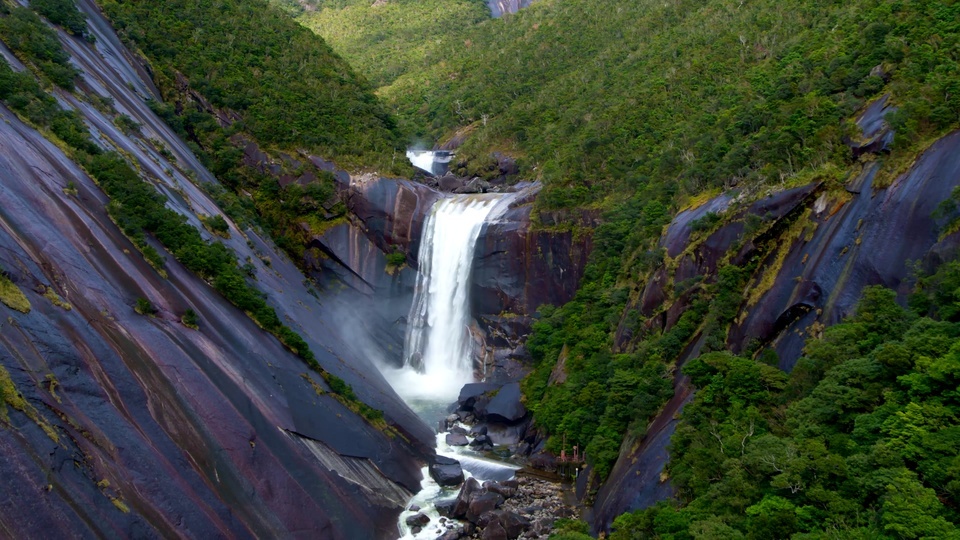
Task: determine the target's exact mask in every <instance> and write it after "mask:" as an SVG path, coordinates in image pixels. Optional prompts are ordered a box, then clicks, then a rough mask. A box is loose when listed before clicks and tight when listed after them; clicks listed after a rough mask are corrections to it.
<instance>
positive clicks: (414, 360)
mask: <svg viewBox="0 0 960 540" xmlns="http://www.w3.org/2000/svg"><path fill="white" fill-rule="evenodd" d="M506 197H507V196H504V195H499V194H487V195H456V196H453V197H450V198H445V199H440V200H439V201H437V202H436V203H435V204H434V206H433V208H432V209H431V211H430V214H429V215H428V216H427V219H426V221H425V222H424V225H423V233H422V237H421V240H420V252H419V259H418V260H419V263H420V273H419V275H418V277H417V288H416V292H415V295H414V300H413V305H412V306H411V308H410V314H409V316H408V317H407V335H406V340H405V343H404V368H403V369H402V370H400V371H399V372H397V373H395V374H393V376H392V377H389V379H390V380H391V381H392V382H393V383H394V387H395V388H396V390H397V392H398V393H400V395H401V396H403V397H405V398H406V399H407V400H408V401H409V400H418V401H432V402H438V403H444V404H449V403H450V402H453V401H456V398H457V396H458V394H459V392H460V388H461V387H462V386H463V385H464V384H466V383H469V382H472V381H473V340H472V337H471V334H470V329H469V326H470V322H471V315H470V273H471V269H472V266H473V254H474V250H475V248H476V243H477V238H478V237H479V236H480V230H481V229H482V228H483V224H484V223H485V222H486V221H487V220H488V219H490V218H491V217H493V216H495V215H497V214H498V213H499V212H500V209H502V208H503V207H504V206H505V205H502V204H499V203H501V202H503V201H505V200H506Z"/></svg>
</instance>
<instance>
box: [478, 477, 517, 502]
mask: <svg viewBox="0 0 960 540" xmlns="http://www.w3.org/2000/svg"><path fill="white" fill-rule="evenodd" d="M507 482H509V480H508V481H506V482H484V483H483V489H485V490H487V491H489V492H492V493H499V494H500V495H502V496H503V497H504V498H505V499H509V498H510V497H513V496H514V495H516V494H517V487H516V486H514V485H511V484H509V483H507Z"/></svg>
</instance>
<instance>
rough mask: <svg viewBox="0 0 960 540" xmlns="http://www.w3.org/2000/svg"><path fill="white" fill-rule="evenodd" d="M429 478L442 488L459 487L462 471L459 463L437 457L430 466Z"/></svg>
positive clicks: (443, 457) (461, 480) (444, 457)
mask: <svg viewBox="0 0 960 540" xmlns="http://www.w3.org/2000/svg"><path fill="white" fill-rule="evenodd" d="M430 476H431V477H432V478H433V479H434V480H435V481H436V482H437V483H438V484H440V485H441V486H443V487H453V486H459V485H460V484H462V483H463V469H462V468H461V467H460V462H459V461H457V460H455V459H451V458H448V457H446V456H437V457H435V458H434V460H433V463H431V464H430Z"/></svg>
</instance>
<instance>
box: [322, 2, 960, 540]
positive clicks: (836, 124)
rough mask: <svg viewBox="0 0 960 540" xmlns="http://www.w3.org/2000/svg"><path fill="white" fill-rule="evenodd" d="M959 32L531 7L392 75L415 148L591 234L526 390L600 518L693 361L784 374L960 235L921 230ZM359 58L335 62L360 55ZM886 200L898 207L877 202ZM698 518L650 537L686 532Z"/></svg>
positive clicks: (896, 16) (549, 224)
mask: <svg viewBox="0 0 960 540" xmlns="http://www.w3.org/2000/svg"><path fill="white" fill-rule="evenodd" d="M371 9H372V8H371ZM958 21H960V11H958V10H957V7H956V6H955V5H951V4H944V3H940V2H911V3H899V2H898V3H886V2H872V1H866V2H855V3H837V2H833V3H826V4H824V3H822V2H817V3H814V2H804V1H797V2H788V3H786V4H784V3H783V2H779V3H777V2H763V1H761V2H722V1H694V2H685V1H681V2H670V3H662V2H604V3H596V2H587V1H578V0H541V1H540V2H537V3H534V4H533V5H532V6H531V7H529V8H527V9H524V10H522V11H520V12H519V13H517V14H515V15H513V16H511V17H509V18H506V19H500V20H486V21H481V22H480V23H478V24H475V25H467V24H464V25H462V26H461V27H458V28H455V29H452V30H450V31H449V33H447V34H444V33H442V30H441V33H440V36H439V37H438V39H442V40H444V43H446V44H449V43H456V44H457V45H456V46H454V47H450V46H449V45H445V46H444V47H443V50H442V51H437V53H435V54H434V55H433V56H431V55H427V56H426V57H425V58H426V59H427V60H428V61H429V60H430V59H431V58H433V59H434V61H433V63H432V64H430V65H426V66H424V65H417V66H416V68H415V69H412V68H411V67H410V65H409V64H408V63H406V62H404V61H398V62H397V63H396V67H397V68H398V69H403V70H406V72H405V73H404V74H402V75H400V76H399V77H396V78H395V80H393V81H392V82H388V83H387V84H385V85H384V86H382V87H381V88H380V89H379V91H378V93H379V95H380V96H381V98H382V99H383V100H384V102H385V103H387V104H388V105H389V107H390V108H391V110H392V111H393V112H395V113H396V115H397V117H398V118H399V119H400V122H401V124H402V125H403V126H404V127H405V128H406V129H407V130H409V131H410V132H411V133H413V134H414V137H415V138H418V139H421V140H428V141H438V142H443V141H445V140H447V139H449V138H451V137H452V136H453V135H454V133H460V134H464V133H465V134H467V136H466V140H465V142H464V143H463V146H461V147H460V149H459V154H458V156H459V161H460V162H461V164H460V167H459V168H458V169H456V172H458V173H459V174H463V175H485V174H496V171H495V170H493V168H492V167H491V166H490V164H491V157H490V155H491V153H492V152H501V153H506V154H508V155H512V156H514V157H515V158H517V159H518V162H519V164H520V165H521V169H522V171H521V177H524V178H536V179H538V180H540V181H542V182H543V183H544V189H543V191H542V192H541V194H540V196H539V197H538V199H537V201H536V203H535V205H536V208H537V211H535V212H534V216H535V219H538V220H539V225H540V227H542V228H545V229H550V230H557V229H567V230H570V229H572V230H573V231H575V234H581V235H590V234H592V237H593V246H594V250H593V253H592V258H591V261H592V262H591V264H589V265H588V267H587V269H586V271H585V276H584V278H583V281H582V282H581V288H580V290H579V292H578V294H577V296H576V298H575V299H574V300H573V301H572V302H571V303H569V304H566V305H564V306H562V307H560V306H557V307H546V308H544V309H542V310H541V311H540V313H539V315H540V320H539V322H538V323H537V324H536V325H534V332H533V334H532V336H531V337H530V340H529V342H528V348H529V350H530V353H531V354H532V356H533V358H534V361H535V363H536V367H535V369H534V372H533V374H532V375H531V377H530V378H528V379H527V381H526V382H525V392H526V397H527V405H528V406H529V407H530V408H531V409H532V410H533V411H534V416H535V419H536V423H537V425H538V426H540V427H541V429H543V430H545V432H546V433H547V434H549V435H551V438H550V439H549V441H548V443H547V448H548V449H551V450H552V451H554V452H559V451H560V450H561V445H562V441H563V440H565V441H566V444H567V448H568V449H569V448H570V447H572V446H573V445H578V446H579V447H580V448H586V450H587V456H588V458H587V461H588V463H590V464H591V466H592V468H593V473H594V475H595V478H594V479H595V481H596V483H595V484H593V485H594V486H596V487H597V488H599V489H598V493H597V496H598V497H599V500H598V508H599V507H600V506H603V508H604V509H603V510H602V514H601V516H598V517H600V518H602V519H608V518H609V519H611V520H612V517H614V516H609V515H607V514H606V512H607V511H608V510H607V509H606V508H608V506H607V505H609V507H610V508H611V510H610V511H612V508H613V507H617V505H619V504H621V503H620V502H612V499H611V497H612V498H613V499H616V498H617V497H627V498H629V496H626V495H623V490H624V489H627V486H626V485H624V486H621V487H620V488H619V491H618V493H620V495H611V492H612V491H617V489H618V488H617V484H616V483H617V482H620V481H621V480H622V478H625V476H620V475H632V474H634V472H635V469H632V468H630V465H629V463H630V460H633V462H634V463H636V462H637V459H638V458H639V459H640V460H643V459H645V457H646V455H647V454H645V452H648V451H649V452H653V451H654V450H653V449H652V448H653V447H651V446H650V445H651V444H661V443H662V446H660V447H659V448H663V447H665V446H666V439H657V440H658V441H659V442H655V441H654V440H653V439H654V435H655V436H656V437H660V436H661V435H662V434H663V433H666V434H667V435H666V438H667V439H668V438H669V433H672V428H670V429H668V430H666V431H654V432H653V435H651V436H650V437H645V434H646V433H648V432H647V429H648V428H650V429H655V430H660V429H661V428H662V427H663V424H662V423H658V422H660V420H659V419H660V418H662V417H661V416H658V415H660V414H662V415H663V416H664V417H665V416H668V415H669V416H672V414H673V413H674V412H675V411H676V410H678V408H679V407H682V406H683V404H684V403H686V401H687V400H688V399H689V392H690V390H691V388H690V386H689V385H687V384H686V383H684V378H683V377H682V376H681V373H680V371H679V369H678V368H679V366H681V365H682V364H683V363H684V362H685V361H688V360H689V359H692V358H696V357H697V355H698V354H700V353H701V352H703V353H706V352H708V351H723V350H734V351H736V352H738V353H742V354H745V355H746V356H748V357H750V358H751V359H754V360H753V361H757V362H760V363H764V362H765V363H767V364H774V365H779V366H780V367H781V368H783V369H786V370H789V369H790V368H792V367H793V365H794V363H795V362H796V361H797V359H798V357H800V356H801V355H802V353H801V349H802V346H803V345H802V340H800V338H794V337H791V335H792V334H793V335H795V334H799V335H801V336H802V335H804V333H805V332H808V331H815V329H816V328H818V326H817V325H821V326H826V325H830V324H834V323H837V322H839V321H840V320H841V319H842V318H843V317H844V316H845V315H846V314H848V313H850V312H851V311H852V310H853V309H854V300H855V299H856V298H857V297H859V294H860V291H861V290H862V289H863V287H864V286H866V285H871V284H876V283H884V284H886V285H889V286H893V287H895V288H897V289H898V290H899V291H900V293H901V294H900V299H901V300H903V299H904V298H905V293H906V292H907V291H908V290H909V289H910V285H909V283H907V281H910V280H912V279H914V278H912V277H911V271H910V270H909V268H908V267H907V265H906V264H905V262H906V261H916V260H918V259H922V260H924V261H929V260H930V257H933V258H936V257H938V255H935V254H934V252H937V253H939V251H937V250H940V249H942V248H939V247H933V248H932V251H931V252H930V253H928V252H927V250H929V249H931V247H930V246H931V245H933V244H936V242H937V239H938V238H940V239H943V238H947V240H946V241H947V243H948V244H949V243H950V242H952V241H953V240H951V239H952V238H953V237H952V236H950V233H952V232H953V231H954V230H955V226H947V225H945V218H943V217H942V214H940V215H941V218H938V219H937V220H936V223H932V222H931V217H930V216H931V215H936V212H935V210H936V208H937V205H938V204H939V203H940V202H941V201H943V200H945V199H949V192H950V189H951V186H953V185H955V184H956V182H957V178H955V172H956V171H954V169H953V165H952V163H953V161H951V159H950V158H949V157H948V156H949V155H950V152H951V151H952V150H951V148H954V146H953V145H954V144H955V142H954V138H952V137H949V136H948V137H947V139H949V140H945V139H941V137H944V136H945V135H948V134H950V133H951V131H952V130H955V129H956V128H957V127H960V101H958V100H960V93H958V91H960V71H958V70H957V68H956V54H957V53H956V51H957V46H958V43H960V23H958ZM393 22H394V23H396V21H393ZM317 28H318V31H319V32H321V33H323V32H324V29H323V27H317ZM327 31H328V32H331V31H332V30H329V29H328V30H327ZM364 31H366V32H369V31H370V29H361V31H360V35H364ZM354 37H356V36H354ZM358 43H359V42H355V43H354V44H351V45H350V46H349V47H344V51H347V50H349V51H351V52H349V53H347V52H345V53H344V54H353V55H355V57H356V58H361V57H362V56H363V55H364V54H367V55H370V54H374V53H373V50H375V47H373V48H372V49H371V50H369V51H362V50H361V51H354V50H353V48H354V47H361V46H362V44H358ZM369 45H371V44H370V43H368V46H369ZM358 65H363V63H362V62H361V63H360V64H358ZM368 69H370V70H371V71H370V73H381V72H383V68H382V67H377V68H368ZM361 72H363V68H361ZM368 76H370V75H368ZM373 77H374V78H375V80H378V81H383V82H387V79H384V78H376V77H377V76H376V75H374V76H373ZM938 140H940V141H941V143H942V144H936V145H934V142H935V141H938ZM928 150H929V151H928ZM925 152H926V154H925ZM921 155H925V156H927V158H928V159H927V161H923V162H921V161H918V158H919V156H921ZM920 163H924V164H923V165H921V164H920ZM934 163H935V164H936V165H931V164H934ZM911 166H915V168H914V169H910V167H911ZM929 167H936V169H935V170H936V171H938V172H937V173H934V174H933V175H932V176H930V175H927V173H926V172H924V171H928V170H930V169H929ZM864 186H866V187H864ZM921 186H922V187H921ZM888 188H889V189H888ZM923 190H931V191H930V192H929V193H928V194H927V195H924V194H923V193H924V191H923ZM767 195H770V196H771V197H769V198H765V197H766V196H767ZM791 197H792V198H793V199H791ZM897 197H903V198H904V199H903V200H902V201H901V202H898V203H895V204H902V205H903V206H902V207H901V208H903V210H898V211H897V212H898V213H896V214H889V213H885V212H883V211H881V210H880V208H881V207H880V206H877V205H888V204H892V203H891V200H892V198H897ZM731 201H734V202H733V204H731ZM881 201H882V202H881ZM920 201H928V202H930V203H931V204H923V205H922V207H920V206H917V204H919V203H920ZM815 202H816V204H814V203H815ZM823 208H827V209H829V210H828V211H827V212H828V213H824V210H823ZM883 208H887V207H885V206H884V207H883ZM888 211H889V210H888ZM837 212H839V213H840V214H839V215H836V217H835V213H837ZM598 213H599V214H601V215H602V216H603V217H602V223H601V225H600V226H599V227H597V228H595V229H593V228H592V227H591V226H590V225H589V224H590V222H591V218H590V217H589V216H592V215H596V214H598ZM946 221H949V220H948V219H947V220H946ZM867 223H873V224H874V225H872V227H873V229H870V230H869V231H868V230H866V229H867ZM921 223H922V225H921ZM861 227H863V228H864V229H863V230H861ZM901 231H910V233H909V234H915V235H916V236H915V237H914V238H915V239H916V240H917V245H916V246H914V247H912V248H908V247H907V246H908V245H909V244H910V243H911V239H910V237H909V235H907V236H903V235H902V232H901ZM921 231H922V232H921ZM871 237H872V238H876V240H875V243H873V244H869V245H870V246H871V247H869V248H861V244H862V243H864V245H867V244H866V243H865V242H867V238H871ZM920 238H922V239H923V240H920ZM928 242H929V243H928ZM888 252H889V253H888ZM893 253H897V254H899V255H903V256H905V258H902V259H897V255H894V254H893ZM848 254H849V255H848ZM808 260H809V261H811V264H810V265H807V264H806V263H807V261H808ZM814 263H816V264H814ZM791 280H793V281H791ZM831 288H834V289H835V290H831ZM811 290H813V291H814V292H810V291H811ZM811 325H812V326H811ZM798 341H799V342H798ZM867 353H869V351H864V352H863V354H867ZM824 369H826V368H824ZM558 373H561V374H562V375H560V376H559V377H560V378H561V379H564V380H565V382H564V383H562V384H556V383H555V382H553V381H555V380H556V379H557V377H558ZM675 374H676V377H674V375H675ZM694 383H695V384H697V386H703V384H704V382H703V381H702V380H701V381H700V382H699V383H697V382H696V380H695V381H694ZM725 391H726V390H725ZM698 399H699V398H698ZM785 399H786V398H785ZM789 399H795V397H791V398H789ZM668 400H669V401H668ZM665 404H666V409H665V410H664V409H662V407H664V406H665ZM660 411H663V412H662V413H661V412H660ZM692 414H696V413H692ZM653 418H657V419H658V420H654V421H653V423H650V422H649V420H650V419H653ZM691 422H692V421H691ZM667 424H668V425H673V424H672V423H671V422H667ZM681 425H685V424H683V423H681ZM690 429H699V430H700V435H698V436H702V435H703V433H702V432H703V430H704V429H709V427H704V426H703V425H699V426H697V427H695V428H690ZM625 436H626V438H625ZM706 436H709V434H707V435H706ZM624 439H626V442H623V441H624ZM622 443H623V444H622ZM675 444H683V443H681V442H678V441H675ZM658 455H660V454H658ZM660 459H662V458H660ZM678 459H680V460H684V459H687V458H685V457H682V456H681V457H679V458H678ZM713 459H717V458H716V456H714V457H713ZM687 461H689V459H687ZM615 464H616V465H615ZM660 465H661V462H657V461H654V462H652V463H650V464H649V466H650V467H651V468H653V469H655V470H656V469H658V468H659V467H660ZM682 466H684V465H678V467H682ZM696 466H699V464H698V465H696ZM677 470H680V469H677ZM641 472H642V473H643V474H647V472H644V471H640V472H637V474H641ZM664 474H666V473H664ZM691 474H693V473H691ZM608 475H612V476H611V481H610V482H609V483H602V482H600V481H599V480H603V479H606V478H608ZM650 476H654V477H655V476H656V475H655V474H650V475H648V476H645V478H649V477H650ZM904 478H906V477H904ZM623 482H626V483H629V482H630V480H623ZM686 482H687V481H686V480H685V478H681V479H680V481H679V484H680V488H681V489H688V488H687V487H686V486H687V483H686ZM631 485H634V486H635V484H631ZM601 486H602V487H601ZM904 486H905V487H903V489H913V488H912V487H906V484H904ZM924 486H925V487H924V489H934V490H935V491H936V493H937V494H938V496H940V497H941V499H943V498H944V497H946V498H949V496H948V495H947V494H946V492H945V491H943V490H944V489H946V488H944V486H943V484H938V485H934V484H929V483H928V484H924ZM640 489H641V490H648V489H649V490H653V491H657V490H658V488H648V487H641V488H640ZM690 489H692V488H690ZM611 490H612V491H611ZM701 492H702V491H689V492H683V493H682V495H683V497H684V500H685V501H689V500H691V499H692V497H694V496H700V495H699V494H700V493H701ZM658 493H659V495H657V496H656V497H654V498H653V500H655V499H656V498H657V497H660V498H662V497H663V496H665V495H664V493H665V491H664V490H660V491H658ZM767 493H768V494H769V492H767ZM925 493H927V492H925ZM761 494H762V493H761ZM771 496H772V495H771ZM776 496H778V497H782V496H783V495H782V494H779V493H778V494H777V495H776ZM787 499H788V500H789V501H790V504H796V506H797V507H798V508H799V507H800V506H802V503H800V502H798V501H795V500H793V499H792V498H790V497H787ZM588 500H589V496H588ZM758 501H759V499H757V500H755V501H754V502H758ZM780 502H781V501H780V500H779V499H776V503H777V504H779V503H780ZM637 504H639V505H647V504H651V503H650V501H649V500H646V499H644V500H631V501H630V502H629V505H637ZM770 504H773V503H770ZM858 504H864V505H870V504H872V503H871V502H869V501H861V502H860V503H858ZM620 507H621V508H622V506H620ZM744 508H746V506H744ZM942 511H944V510H943V509H941V510H936V511H935V514H937V513H940V512H942ZM953 511H954V510H951V509H949V508H948V509H947V510H946V512H947V513H948V514H949V513H950V512H953ZM652 515H653V514H650V516H648V517H645V518H643V519H653V517H651V516H652ZM659 515H660V516H663V515H664V514H663V512H661V513H660V514H659ZM950 515H951V516H953V517H950V518H949V519H950V520H953V522H954V523H955V519H956V518H955V515H953V514H950ZM832 517H836V516H832ZM657 519H668V518H666V517H658V518H657ZM697 519H699V518H697ZM838 519H839V518H838ZM931 519H933V521H936V519H937V518H931ZM693 521H696V519H693V520H692V521H687V522H685V523H686V524H685V525H679V524H678V525H677V527H678V528H677V529H676V530H675V531H669V530H667V529H665V528H662V529H657V531H656V533H657V534H660V535H664V536H669V535H671V534H674V533H676V534H678V535H679V536H677V537H685V536H684V534H685V533H681V532H680V531H686V530H687V528H689V527H690V526H691V525H690V524H691V523H692V522H693ZM722 521H723V523H731V524H733V525H735V526H736V527H739V528H740V530H741V531H742V530H743V527H744V526H745V524H744V523H742V522H738V523H732V522H730V520H728V519H727V518H723V520H722ZM933 521H931V523H933ZM607 523H609V522H607ZM596 525H597V526H598V527H599V528H601V529H603V528H605V527H606V525H604V524H603V523H597V524H596ZM851 526H852V525H851ZM644 527H647V528H645V529H643V528H640V529H637V531H640V530H642V531H643V534H654V530H653V528H652V526H650V525H644ZM718 530H719V529H718ZM932 530H933V529H931V531H932ZM638 534H639V532H638ZM704 534H706V533H704ZM731 534H733V533H731ZM898 534H899V533H898Z"/></svg>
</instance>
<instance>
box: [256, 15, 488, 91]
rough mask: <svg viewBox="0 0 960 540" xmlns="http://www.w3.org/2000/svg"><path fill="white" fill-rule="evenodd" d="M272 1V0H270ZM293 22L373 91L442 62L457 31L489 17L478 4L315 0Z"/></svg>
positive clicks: (454, 44) (460, 43)
mask: <svg viewBox="0 0 960 540" xmlns="http://www.w3.org/2000/svg"><path fill="white" fill-rule="evenodd" d="M274 1H278V0H274ZM317 4H318V5H317V7H316V9H312V10H302V12H301V13H299V15H298V20H299V21H300V22H301V23H302V24H303V25H304V26H306V27H307V28H310V29H311V30H313V31H315V32H316V33H318V34H320V35H321V36H323V39H324V40H326V41H327V43H329V44H330V46H331V47H333V49H334V50H335V51H337V52H338V53H339V54H341V55H343V57H344V58H345V59H346V60H347V61H348V62H350V65H351V66H353V67H354V69H356V70H357V71H359V72H360V73H362V74H363V75H364V76H365V77H367V79H368V80H369V81H370V82H371V83H372V84H373V85H374V86H376V87H382V86H386V85H388V84H390V83H392V82H393V81H394V80H396V79H397V77H399V76H401V75H403V74H406V73H412V72H416V71H418V70H421V69H425V68H427V67H429V66H431V65H434V64H437V63H439V62H443V61H444V59H445V57H446V56H447V55H449V54H450V53H451V51H452V50H454V49H457V48H460V47H463V46H464V43H463V41H462V40H461V39H459V35H460V34H461V33H462V31H463V29H465V28H467V27H470V26H473V25H475V24H477V23H479V22H481V21H484V20H487V19H489V18H490V11H489V10H488V8H487V5H486V3H485V2H484V1H483V0H392V1H389V2H383V3H380V2H374V3H372V4H371V2H368V1H366V0H341V1H322V2H317Z"/></svg>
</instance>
